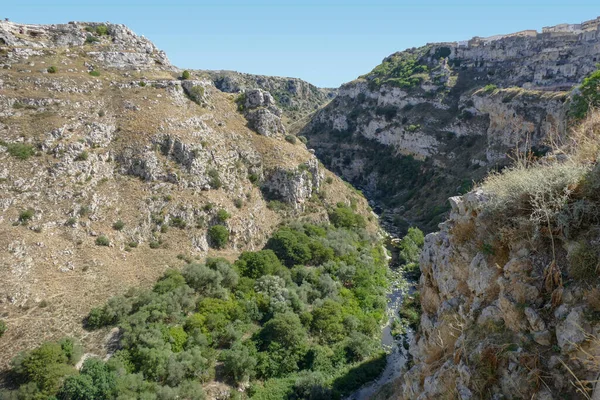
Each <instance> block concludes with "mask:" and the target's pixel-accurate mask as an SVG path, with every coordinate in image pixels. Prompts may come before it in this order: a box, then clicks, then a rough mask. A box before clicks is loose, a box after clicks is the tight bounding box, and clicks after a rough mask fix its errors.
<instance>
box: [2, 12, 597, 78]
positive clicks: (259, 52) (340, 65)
mask: <svg viewBox="0 0 600 400" xmlns="http://www.w3.org/2000/svg"><path fill="white" fill-rule="evenodd" d="M0 3H1V6H0V17H2V18H4V17H8V18H10V19H11V20H13V21H16V22H27V23H61V22H68V21H110V22H114V23H123V24H126V25H128V26H129V27H130V28H131V29H133V30H134V31H135V32H136V33H138V34H143V35H145V36H146V37H148V38H149V39H151V40H152V41H153V42H154V43H155V44H156V45H157V46H158V47H159V48H161V49H163V50H165V51H166V52H167V55H168V56H169V58H170V60H171V62H172V63H174V64H175V65H177V66H179V67H182V68H191V69H192V68H193V69H230V70H236V71H241V72H249V73H256V74H264V75H278V76H293V77H298V78H302V79H305V80H307V81H309V82H311V83H314V84H316V85H318V86H322V87H337V86H339V85H340V84H341V83H343V82H347V81H350V80H352V79H354V78H356V77H357V76H359V75H362V74H364V73H366V72H368V71H370V70H371V69H372V68H373V67H374V66H376V65H377V64H379V63H380V62H381V60H382V59H383V58H384V57H385V56H387V55H389V54H391V53H393V52H395V51H398V50H403V49H405V48H409V47H417V46H421V45H424V44H426V43H429V42H440V41H454V40H465V39H470V38H471V37H473V36H491V35H495V34H501V33H510V32H515V31H520V30H524V29H537V30H541V28H542V27H543V26H549V25H556V24H559V23H565V22H568V23H578V22H581V21H584V20H589V19H593V18H596V17H597V16H600V1H599V0H586V1H583V0H570V1H565V0H560V1H557V0H520V1H515V0H494V1H491V0H479V1H466V0H461V1H452V0H445V1H442V0H436V1H429V0H411V1H405V0H396V1H390V0H370V1H368V0H320V1H315V0H303V1H297V0H287V1H286V0H280V1H273V0H271V1H267V0H246V1H240V0H221V1H207V0H197V1H179V0H171V1H169V0H162V1H155V0H146V1H139V0H132V1H130V0H118V1H117V0H100V1H86V0H75V1H74V0H69V1H67V0H50V1H48V0H22V1H18V0H0Z"/></svg>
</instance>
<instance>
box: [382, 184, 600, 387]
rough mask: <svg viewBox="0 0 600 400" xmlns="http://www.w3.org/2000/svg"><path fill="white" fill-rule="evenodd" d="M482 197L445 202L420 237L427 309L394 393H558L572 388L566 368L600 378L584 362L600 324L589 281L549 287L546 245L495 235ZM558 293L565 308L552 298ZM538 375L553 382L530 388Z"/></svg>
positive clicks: (474, 194)
mask: <svg viewBox="0 0 600 400" xmlns="http://www.w3.org/2000/svg"><path fill="white" fill-rule="evenodd" d="M486 202H487V196H486V194H485V193H484V192H483V191H481V190H478V191H475V192H470V193H468V194H466V195H464V196H462V197H453V198H451V199H450V204H451V206H452V209H451V211H450V218H449V219H448V220H447V221H446V222H444V223H443V224H441V225H440V231H439V232H436V233H431V234H429V235H427V236H426V238H425V246H424V249H423V252H422V254H421V260H420V267H421V271H422V275H421V278H420V282H419V290H420V293H421V297H420V298H421V306H422V310H423V314H422V316H421V324H420V329H419V331H418V333H417V334H416V335H415V337H414V340H413V342H412V343H411V345H410V353H411V355H412V356H413V357H414V359H413V363H414V365H413V367H412V368H410V369H409V370H408V371H407V372H406V374H404V376H403V377H402V378H400V380H399V383H398V386H399V387H401V389H400V391H399V393H397V394H396V396H399V398H402V399H437V398H440V397H442V396H446V395H447V394H448V393H452V394H453V398H460V399H478V398H482V396H483V393H484V392H485V394H486V395H490V394H491V395H492V398H509V399H510V398H520V397H525V398H544V399H558V398H560V396H561V395H563V394H564V395H566V394H567V393H572V392H573V389H572V388H573V386H572V384H571V383H570V381H572V376H571V375H570V374H571V373H570V372H568V371H567V368H566V366H568V368H569V369H570V370H571V371H574V373H576V374H577V376H578V377H579V378H580V379H581V378H582V377H583V379H590V380H594V379H595V377H596V375H597V369H596V367H595V366H594V363H588V362H584V361H583V360H585V359H586V358H588V357H589V355H590V354H597V352H598V351H600V348H599V347H600V342H599V341H598V340H597V334H598V332H599V331H600V323H599V322H598V320H597V319H594V318H593V317H592V318H590V315H591V314H590V313H591V312H592V309H591V308H590V307H591V306H590V303H589V302H586V301H585V300H584V299H583V296H582V295H581V293H583V292H585V290H586V289H585V283H583V284H582V283H578V282H573V283H572V284H571V286H569V287H566V288H562V287H561V286H558V287H556V288H555V287H554V286H548V282H547V281H546V280H545V276H546V275H545V274H546V273H547V271H548V268H549V265H550V266H552V265H553V264H552V252H551V250H550V249H549V248H544V247H540V245H539V243H538V245H537V247H536V245H534V244H532V242H530V241H526V240H524V241H514V242H511V244H510V245H503V244H501V243H499V242H497V241H494V239H492V237H493V234H492V235H490V232H493V231H495V230H497V229H499V227H498V225H497V224H498V222H497V221H496V222H493V221H494V220H492V219H490V218H489V217H488V216H487V215H486V213H485V211H484V208H485V204H486ZM558 292H560V293H561V294H562V297H561V300H560V303H561V304H557V303H556V297H554V300H552V298H553V296H554V295H555V294H556V293H558ZM594 338H596V339H594ZM532 366H535V367H534V368H533V367H532ZM538 374H541V375H545V376H551V377H552V379H550V380H546V381H545V382H546V384H545V385H541V386H538V385H532V384H531V382H532V379H535V377H536V376H539V375H538ZM482 390H483V391H484V392H482ZM516 393H518V396H516V395H515V394H516ZM393 398H398V397H393Z"/></svg>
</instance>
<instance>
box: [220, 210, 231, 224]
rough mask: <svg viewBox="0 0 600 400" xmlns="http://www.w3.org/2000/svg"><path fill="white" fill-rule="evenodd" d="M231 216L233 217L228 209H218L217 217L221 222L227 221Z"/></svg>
mask: <svg viewBox="0 0 600 400" xmlns="http://www.w3.org/2000/svg"><path fill="white" fill-rule="evenodd" d="M229 218H231V214H229V213H228V212H227V210H224V209H222V208H221V209H220V210H219V211H217V219H218V220H219V222H225V221H227V220H228V219H229Z"/></svg>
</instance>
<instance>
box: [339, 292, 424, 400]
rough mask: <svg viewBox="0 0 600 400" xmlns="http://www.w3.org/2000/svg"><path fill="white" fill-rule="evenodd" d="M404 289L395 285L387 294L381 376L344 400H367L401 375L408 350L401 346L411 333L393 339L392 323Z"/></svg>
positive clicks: (410, 337) (409, 331) (400, 303)
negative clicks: (384, 362)
mask: <svg viewBox="0 0 600 400" xmlns="http://www.w3.org/2000/svg"><path fill="white" fill-rule="evenodd" d="M405 293H406V289H403V288H402V287H401V286H400V285H397V284H395V285H394V286H393V289H392V291H391V292H390V293H389V294H388V303H387V316H388V321H387V323H386V325H385V326H384V327H383V332H382V337H381V344H382V346H383V347H384V348H385V349H386V351H387V352H388V355H387V364H386V367H385V369H384V370H383V372H382V373H381V375H380V376H379V377H378V378H377V379H376V380H374V381H371V382H369V383H368V384H366V385H364V386H363V387H361V388H360V389H358V390H357V391H356V392H354V393H353V394H351V395H350V396H348V397H347V398H346V400H367V399H370V398H371V397H372V396H373V395H374V394H375V393H376V392H377V391H378V390H379V389H381V388H382V387H383V386H384V385H386V384H387V383H390V382H393V381H395V380H396V379H397V378H399V377H400V376H401V375H402V372H403V371H404V369H405V368H404V367H405V366H406V363H407V361H408V350H407V349H406V348H405V347H404V346H403V342H405V341H406V342H408V343H410V341H411V340H412V336H413V332H412V331H411V330H410V329H408V330H407V333H406V334H405V335H402V336H399V337H394V335H392V322H393V321H394V320H395V319H396V317H397V315H398V309H399V308H400V306H401V305H402V299H403V297H404V294H405Z"/></svg>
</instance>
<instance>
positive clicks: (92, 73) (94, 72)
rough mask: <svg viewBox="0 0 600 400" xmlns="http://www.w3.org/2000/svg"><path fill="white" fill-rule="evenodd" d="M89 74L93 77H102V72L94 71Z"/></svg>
mask: <svg viewBox="0 0 600 400" xmlns="http://www.w3.org/2000/svg"><path fill="white" fill-rule="evenodd" d="M89 74H90V75H91V76H95V77H98V76H100V71H96V70H92V71H90V72H89Z"/></svg>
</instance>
